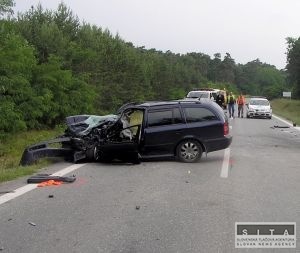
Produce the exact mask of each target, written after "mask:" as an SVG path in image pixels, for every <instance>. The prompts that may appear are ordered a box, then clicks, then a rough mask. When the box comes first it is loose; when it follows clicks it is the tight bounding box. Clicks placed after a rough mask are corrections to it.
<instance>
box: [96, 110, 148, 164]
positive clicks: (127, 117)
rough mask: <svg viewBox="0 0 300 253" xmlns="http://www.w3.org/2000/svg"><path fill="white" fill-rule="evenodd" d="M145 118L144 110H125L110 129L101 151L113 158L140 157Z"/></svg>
mask: <svg viewBox="0 0 300 253" xmlns="http://www.w3.org/2000/svg"><path fill="white" fill-rule="evenodd" d="M143 119H144V111H143V110H141V109H136V108H130V109H127V110H125V111H124V112H123V113H122V115H121V117H120V119H119V120H118V121H117V122H116V123H115V124H114V125H113V126H112V127H111V129H109V131H108V135H107V138H106V139H105V140H104V143H103V144H102V145H100V147H99V149H100V152H101V153H102V154H103V155H104V156H105V157H109V158H112V159H113V158H118V159H122V160H124V159H125V160H127V159H129V160H130V159H134V158H135V157H138V147H139V143H140V139H141V129H142V124H143Z"/></svg>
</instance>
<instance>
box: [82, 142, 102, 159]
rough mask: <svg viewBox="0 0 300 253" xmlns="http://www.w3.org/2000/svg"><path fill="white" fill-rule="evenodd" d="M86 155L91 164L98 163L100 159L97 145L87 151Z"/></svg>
mask: <svg viewBox="0 0 300 253" xmlns="http://www.w3.org/2000/svg"><path fill="white" fill-rule="evenodd" d="M85 154H86V158H87V160H88V161H91V162H94V161H98V160H99V158H100V156H99V149H98V147H97V145H93V146H92V147H91V148H89V149H87V150H86V153H85Z"/></svg>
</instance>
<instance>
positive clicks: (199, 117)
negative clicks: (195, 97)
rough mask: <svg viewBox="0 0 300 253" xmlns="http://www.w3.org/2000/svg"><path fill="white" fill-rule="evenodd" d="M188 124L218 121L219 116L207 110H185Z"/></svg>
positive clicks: (195, 108) (193, 108) (192, 108)
mask: <svg viewBox="0 0 300 253" xmlns="http://www.w3.org/2000/svg"><path fill="white" fill-rule="evenodd" d="M184 113H185V117H186V122H187V123H192V122H203V121H211V120H217V119H218V118H217V116H216V115H215V114H214V113H213V112H212V111H210V110H208V109H206V108H197V107H191V108H184Z"/></svg>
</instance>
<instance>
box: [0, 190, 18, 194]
mask: <svg viewBox="0 0 300 253" xmlns="http://www.w3.org/2000/svg"><path fill="white" fill-rule="evenodd" d="M14 192H15V191H1V192H0V194H6V193H14Z"/></svg>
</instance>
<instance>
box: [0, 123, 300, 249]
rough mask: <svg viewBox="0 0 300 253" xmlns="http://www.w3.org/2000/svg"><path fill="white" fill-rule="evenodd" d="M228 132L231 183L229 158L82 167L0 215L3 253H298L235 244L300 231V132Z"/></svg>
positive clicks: (239, 126) (250, 126)
mask: <svg viewBox="0 0 300 253" xmlns="http://www.w3.org/2000/svg"><path fill="white" fill-rule="evenodd" d="M230 125H231V126H232V129H231V132H232V134H233V136H234V139H233V143H232V145H231V146H230V158H229V169H228V174H226V173H225V174H224V173H223V174H222V172H224V171H222V170H223V169H224V165H223V160H224V151H218V152H214V153H209V154H208V156H207V157H206V156H205V154H204V155H203V157H202V160H201V161H200V162H198V163H195V164H184V163H179V162H176V161H155V162H154V161H153V162H143V163H142V164H140V165H128V164H97V163H93V164H86V165H84V166H82V167H81V168H79V169H77V170H76V171H74V172H71V173H70V175H72V174H76V176H77V181H76V182H75V183H72V184H64V185H61V186H58V187H54V186H52V187H44V188H37V189H34V190H32V191H29V192H27V193H26V194H24V195H22V196H19V197H18V198H15V199H13V200H10V201H8V202H6V203H4V204H1V205H0V252H22V253H23V252H24V253H35V252H39V253H41V252H55V253H57V252H91V253H93V252H110V253H117V252H120V253H121V252H122V253H139V252H149V253H150V252H163V253H168V252H170V253H175V252H197V253H199V252H213V253H217V252H264V253H265V252H300V241H299V238H300V236H299V235H300V232H298V235H297V239H298V245H297V248H296V249H236V248H235V244H234V243H235V237H234V234H235V222H296V223H297V226H298V231H300V229H299V224H300V196H299V193H300V183H299V182H300V165H299V164H300V152H299V151H300V131H297V130H295V129H293V128H288V129H287V128H283V129H280V128H273V126H274V125H284V124H283V123H281V122H280V121H278V120H275V119H272V120H265V119H246V118H243V119H240V118H235V119H232V120H230ZM70 165H71V164H68V163H56V164H54V165H53V166H51V167H50V168H47V169H46V170H45V172H54V171H57V170H59V169H62V168H64V167H67V166H70ZM225 167H226V166H225ZM222 175H223V176H222ZM224 175H226V176H227V177H226V176H225V177H224ZM25 181H26V178H23V179H21V180H17V181H14V182H9V183H6V184H0V192H1V191H2V192H3V191H7V190H14V189H15V188H16V187H18V186H21V185H24V184H25ZM49 195H53V198H49ZM1 196H4V194H1V193H0V198H1ZM30 223H31V224H30Z"/></svg>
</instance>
